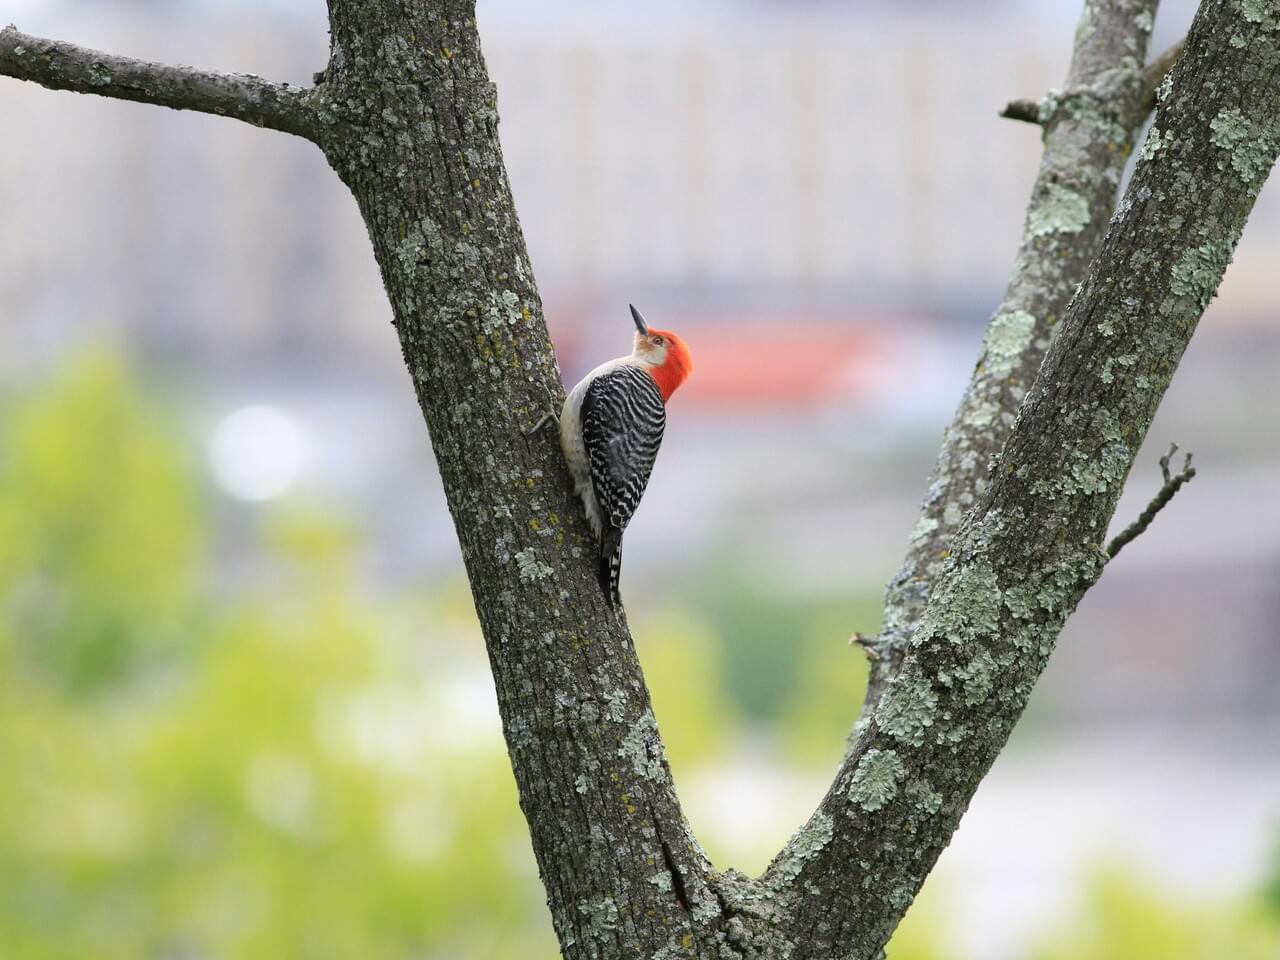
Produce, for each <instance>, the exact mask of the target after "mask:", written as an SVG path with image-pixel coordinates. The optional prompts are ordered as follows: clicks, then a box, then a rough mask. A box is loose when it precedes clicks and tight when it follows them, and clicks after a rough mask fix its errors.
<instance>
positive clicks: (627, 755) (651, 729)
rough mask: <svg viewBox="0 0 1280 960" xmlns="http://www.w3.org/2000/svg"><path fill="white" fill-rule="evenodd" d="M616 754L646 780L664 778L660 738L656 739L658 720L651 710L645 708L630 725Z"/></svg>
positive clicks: (664, 769) (664, 771)
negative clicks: (638, 717)
mask: <svg viewBox="0 0 1280 960" xmlns="http://www.w3.org/2000/svg"><path fill="white" fill-rule="evenodd" d="M617 755H618V758H619V759H621V760H626V761H627V763H628V764H630V766H631V769H632V771H634V772H635V773H636V774H637V775H638V776H641V777H644V778H645V779H646V780H653V781H661V780H665V779H666V767H665V764H664V763H663V754H662V747H661V740H659V739H658V721H657V720H656V719H655V718H654V715H653V711H652V710H649V709H646V710H645V712H644V713H642V714H641V715H640V719H639V720H637V721H636V722H635V723H633V724H632V725H631V729H630V730H628V731H627V735H626V736H625V737H623V739H622V743H621V745H620V746H619V747H618V752H617Z"/></svg>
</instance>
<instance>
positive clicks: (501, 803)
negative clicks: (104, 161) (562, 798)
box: [0, 355, 1280, 960]
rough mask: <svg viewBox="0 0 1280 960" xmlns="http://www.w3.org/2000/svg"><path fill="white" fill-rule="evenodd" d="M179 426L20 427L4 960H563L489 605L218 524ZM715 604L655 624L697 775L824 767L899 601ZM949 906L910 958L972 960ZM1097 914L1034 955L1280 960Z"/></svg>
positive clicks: (85, 415)
mask: <svg viewBox="0 0 1280 960" xmlns="http://www.w3.org/2000/svg"><path fill="white" fill-rule="evenodd" d="M163 409H166V407H165V405H164V404H162V403H160V402H158V401H156V400H154V399H148V398H147V397H146V396H144V395H143V394H142V393H141V392H140V391H139V389H138V388H137V387H136V386H135V384H134V381H133V378H132V377H131V375H130V373H129V371H128V370H127V368H126V367H125V366H123V365H122V364H121V363H120V362H118V361H116V360H113V359H111V358H110V357H109V356H105V355H95V356H92V357H88V358H86V359H83V360H81V361H79V362H77V363H75V364H73V365H71V366H70V367H69V368H68V369H67V370H66V371H64V372H63V373H62V374H61V375H60V376H59V377H58V378H57V379H56V380H54V381H53V382H51V383H49V384H47V385H46V386H44V387H42V388H41V389H39V390H37V391H34V392H32V393H31V394H30V395H28V396H25V397H23V398H20V399H19V400H17V401H15V402H10V403H9V404H8V405H7V407H6V409H5V412H4V413H3V414H2V415H0V769H2V770H3V771H4V774H5V776H4V786H3V789H2V790H0V958H2V960H85V958H93V960H117V958H118V960H126V958H127V960H135V958H174V960H177V958H183V960H185V958H192V960H199V958H205V957H234V958H246V960H256V958H262V960H267V958H270V960H277V958H281V957H290V958H295V957H296V958H315V960H328V958H334V960H338V958H342V960H345V958H352V957H359V958H372V960H380V958H387V960H400V958H404V960H409V958H422V957H459V958H461V957H467V958H486V960H488V958H496V960H503V958H517V957H518V958H521V960H526V958H531V960H536V958H539V957H542V958H551V957H554V956H555V955H556V950H555V944H554V939H553V937H552V934H551V929H550V923H549V920H548V917H547V914H546V908H545V905H544V902H543V894H542V890H541V888H540V885H539V882H538V879H537V872H536V868H535V865H534V863H533V859H532V856H531V853H530V850H529V842H528V837H527V833H526V831H525V827H524V823H523V821H522V819H521V817H520V813H519V808H518V806H517V803H516V797H515V788H514V783H513V781H512V777H511V774H510V770H509V768H508V766H507V761H506V756H505V752H504V750H503V746H502V742H501V738H500V735H499V732H498V725H497V717H496V710H495V708H494V705H493V702H492V686H491V681H490V679H489V677H488V674H487V669H486V665H485V658H484V652H483V648H482V646H481V643H480V640H479V636H478V632H477V628H476V624H475V618H474V613H473V611H472V610H471V607H470V598H469V595H468V593H467V591H466V590H465V588H464V587H463V586H462V585H461V584H454V585H452V586H449V587H443V586H441V585H440V584H423V585H416V586H415V588H414V589H412V590H406V591H405V592H404V593H403V594H402V595H395V596H386V595H375V594H373V593H372V592H371V591H370V590H369V589H367V588H365V587H362V585H361V583H360V578H359V576H358V575H357V573H356V572H355V569H354V564H353V558H354V557H355V556H356V555H357V554H358V553H359V549H360V532H359V530H358V529H355V528H353V527H352V526H351V525H349V524H345V523H342V522H340V521H339V520H336V519H335V518H334V517H333V515H332V512H331V511H327V510H308V509H305V508H303V507H300V506H298V505H296V504H292V505H284V506H276V507H272V508H254V509H249V508H244V507H231V506H229V505H228V504H226V503H219V502H218V501H216V500H215V499H214V498H213V497H212V496H211V495H210V493H209V491H207V490H206V489H205V488H204V487H203V485H202V483H201V481H200V479H199V476H198V473H197V471H196V469H195V466H194V461H193V458H192V456H191V454H190V452H189V451H188V450H187V449H186V448H185V447H184V445H183V443H182V442H181V440H180V439H179V438H180V436H181V431H180V430H179V429H178V425H177V424H175V423H172V422H169V421H168V420H167V419H166V417H165V415H163V414H161V413H160V411H161V410H163ZM215 513H216V514H218V522H214V515H215ZM228 518H230V519H231V520H232V521H234V522H232V523H226V522H225V521H226V520H227V519H228ZM224 526H228V527H233V528H234V530H235V536H236V537H237V538H238V540H243V539H245V538H247V539H248V540H249V541H251V542H250V543H249V544H248V545H246V544H245V543H243V542H237V543H236V544H235V556H237V557H240V556H242V555H244V556H246V557H248V558H249V559H248V560H247V561H245V562H243V563H238V565H237V568H236V570H235V575H234V576H228V575H227V572H226V570H225V569H221V570H220V569H219V568H218V565H217V564H215V562H214V560H213V557H215V556H217V555H218V554H219V551H222V552H223V553H224V554H225V552H226V550H227V544H225V543H223V542H222V541H221V539H220V538H221V537H223V536H225V534H220V533H219V529H220V528H222V527H224ZM224 566H225V564H224ZM707 596H708V597H709V598H710V599H709V600H708V601H707V602H706V603H705V604H703V605H701V606H698V605H693V606H689V605H686V606H676V607H673V608H672V609H670V610H667V611H665V612H664V611H658V612H656V613H654V614H652V615H651V616H650V617H649V618H648V619H644V620H642V621H640V622H639V623H638V625H637V635H638V636H639V638H640V642H639V646H640V653H641V657H642V659H643V661H644V664H645V667H646V670H647V672H648V674H649V676H650V679H651V682H652V686H653V695H654V702H655V709H656V712H657V714H658V717H659V721H660V723H661V725H662V729H663V732H664V735H665V737H666V742H667V744H668V747H669V751H670V754H671V757H672V762H673V765H674V767H675V770H676V776H677V778H678V779H680V780H681V782H682V785H683V783H684V782H685V781H686V780H687V779H689V778H691V777H693V776H695V775H696V774H697V772H698V771H703V770H708V769H715V767H716V765H717V764H718V763H722V762H724V760H725V758H726V757H727V756H729V755H731V754H732V753H733V752H734V751H735V750H740V749H741V744H742V742H743V741H744V737H743V732H744V729H746V728H748V727H750V726H751V725H755V727H756V728H757V729H761V728H764V727H766V726H767V727H768V728H770V729H773V730H776V731H779V732H778V734H777V736H776V738H775V740H774V741H773V743H774V747H775V748H776V751H777V752H780V753H783V754H785V755H786V756H788V757H791V758H795V759H796V760H797V761H798V762H799V763H801V764H802V765H804V766H805V767H806V768H807V769H826V768H828V767H829V765H830V764H831V763H832V762H833V761H834V760H836V759H837V758H838V757H839V755H840V751H841V750H842V748H843V737H844V734H845V732H846V730H847V727H848V725H849V722H850V720H851V719H852V717H853V716H855V715H856V711H857V708H858V705H859V702H860V700H861V697H862V695H863V691H864V688H865V682H866V671H865V666H864V664H863V661H862V657H861V655H860V654H859V652H858V651H857V650H856V649H851V648H850V647H849V646H848V645H847V644H846V643H844V641H843V640H841V639H836V640H833V639H832V638H840V637H841V636H842V631H844V630H847V625H848V624H849V623H864V624H870V623H872V622H873V621H872V620H871V619H869V618H873V617H874V606H875V604H874V598H865V599H863V600H856V601H854V602H852V603H850V602H848V601H846V600H839V601H836V600H831V601H824V602H807V601H806V602H799V601H795V600H793V599H791V598H789V597H786V596H784V595H781V594H779V593H777V592H776V591H771V590H769V589H768V588H767V586H766V585H763V584H761V583H759V582H754V581H753V582H746V581H745V580H743V579H742V578H741V577H739V578H738V579H737V580H734V579H733V578H730V579H729V580H726V582H725V583H722V584H721V585H720V587H719V588H718V589H717V590H713V591H709V592H708V594H707ZM778 635H787V636H791V637H793V638H794V643H792V644H790V645H786V646H780V645H778V644H777V643H776V642H775V640H774V638H776V637H777V636H778ZM721 637H726V638H729V640H730V641H731V644H732V645H731V647H726V646H723V645H722V643H721V641H720V639H719V638H721ZM726 649H732V651H733V655H732V657H730V656H727V655H726V654H725V650H726ZM757 739H758V737H757ZM814 799H815V801H816V797H815V798H814ZM779 829H780V830H785V829H786V827H785V826H780V827H779ZM779 842H780V840H779ZM763 846H765V847H767V846H768V844H764V845H763ZM745 848H746V849H748V850H752V851H754V849H755V848H754V847H751V846H750V845H747V846H746V847H745ZM714 852H715V851H713V853H714ZM1277 875H1278V876H1280V867H1278V872H1277ZM1278 886H1280V885H1278ZM939 896H940V894H939V892H938V891H937V889H936V887H935V886H933V885H931V886H930V887H928V888H926V891H925V892H924V894H923V896H922V899H921V902H920V903H918V904H917V905H916V906H915V907H914V908H913V909H912V911H911V914H910V915H909V917H908V919H907V921H906V923H905V924H904V925H903V928H902V929H901V930H900V931H899V933H898V935H897V936H896V937H895V939H894V942H893V943H892V944H891V945H890V950H889V957H890V958H891V960H947V958H948V952H947V950H946V948H945V944H947V943H948V935H947V923H946V912H945V910H944V909H943V901H941V900H939V899H938V897H939ZM1277 901H1280V898H1277ZM1086 906H1087V909H1086V911H1085V915H1084V917H1083V918H1082V919H1080V920H1079V921H1072V924H1071V925H1070V927H1068V928H1066V929H1065V930H1064V932H1062V933H1060V934H1056V935H1054V936H1053V937H1051V938H1050V940H1049V941H1048V942H1047V943H1046V945H1045V946H1044V947H1043V948H1042V949H1041V950H1040V951H1039V952H1037V953H1035V954H1034V960H1058V958H1060V957H1061V958H1065V957H1068V956H1070V957H1072V958H1073V960H1111V958H1117V960H1119V958H1121V957H1123V958H1124V960H1157V958H1159V960H1182V958H1186V960H1202V958H1204V960H1208V958H1210V957H1213V958H1215V960H1216V958H1218V957H1227V956H1230V957H1233V958H1241V960H1253V958H1255V957H1257V958H1261V957H1264V956H1265V957H1275V956H1280V941H1278V940H1277V927H1280V902H1278V903H1277V904H1275V905H1274V906H1275V910H1274V911H1273V912H1272V913H1271V914H1269V915H1268V914H1264V913H1262V912H1255V911H1249V910H1245V909H1243V908H1241V909H1227V908H1223V909H1221V910H1204V911H1194V910H1186V909H1184V908H1183V907H1182V905H1180V904H1177V903H1172V902H1170V901H1168V900H1166V899H1162V898H1159V897H1155V896H1153V895H1150V894H1147V893H1144V892H1143V891H1142V890H1141V889H1140V888H1139V887H1137V886H1135V885H1133V884H1132V883H1129V882H1127V881H1118V880H1116V879H1114V878H1112V877H1109V876H1106V877H1102V878H1101V879H1099V880H1098V881H1097V882H1096V883H1094V884H1093V886H1092V887H1091V888H1090V895H1089V900H1088V903H1087V905H1086ZM1268 951H1269V952H1268Z"/></svg>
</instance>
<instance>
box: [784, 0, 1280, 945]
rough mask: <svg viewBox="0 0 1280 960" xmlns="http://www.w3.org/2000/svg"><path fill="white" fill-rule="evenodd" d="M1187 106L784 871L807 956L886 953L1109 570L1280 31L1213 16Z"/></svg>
mask: <svg viewBox="0 0 1280 960" xmlns="http://www.w3.org/2000/svg"><path fill="white" fill-rule="evenodd" d="M1092 6H1093V8H1094V10H1095V11H1096V10H1097V9H1098V4H1096V3H1094V4H1092ZM1171 91H1172V92H1171V93H1170V94H1169V95H1168V96H1166V97H1164V99H1163V101H1162V103H1161V105H1160V108H1159V111H1158V113H1157V116H1156V118H1155V125H1154V127H1153V130H1154V132H1153V133H1152V135H1151V137H1150V139H1149V140H1148V142H1147V145H1146V147H1145V148H1144V150H1143V158H1142V160H1141V161H1140V162H1139V164H1138V167H1137V170H1136V171H1135V173H1134V177H1133V181H1132V183H1131V184H1130V186H1129V189H1128V190H1127V192H1126V194H1125V197H1124V200H1123V201H1122V203H1121V204H1120V207H1119V210H1118V212H1117V215H1116V218H1115V221H1114V223H1113V225H1112V227H1111V229H1110V230H1109V231H1108V233H1107V236H1106V239H1105V241H1104V243H1103V245H1102V248H1101V249H1100V251H1099V253H1098V255H1097V258H1096V259H1095V261H1094V263H1093V264H1092V266H1091V267H1090V269H1089V271H1088V273H1087V276H1086V278H1085V280H1084V283H1083V284H1082V285H1081V288H1080V291H1079V293H1078V294H1077V295H1076V297H1075V299H1074V300H1073V301H1072V305H1071V307H1070V309H1069V310H1068V313H1067V316H1066V318H1065V319H1064V321H1063V323H1062V330H1061V332H1060V333H1059V335H1058V337H1057V338H1056V340H1055V341H1054V343H1053V345H1052V346H1051V348H1050V349H1049V352H1048V354H1047V356H1046V357H1045V360H1044V364H1043V368H1042V369H1041V371H1040V374H1039V376H1038V377H1037V378H1036V380H1035V383H1034V384H1033V385H1032V387H1031V389H1030V392H1029V393H1028V396H1027V399H1026V401H1025V402H1024V404H1023V406H1022V408H1021V410H1020V412H1019V414H1018V418H1017V422H1016V425H1015V426H1014V428H1013V431H1012V433H1011V434H1010V436H1009V439H1008V442H1007V443H1006V445H1005V448H1004V452H1003V453H1002V454H1001V455H1000V457H999V459H998V460H997V463H996V469H995V470H994V471H992V473H991V479H990V483H989V485H988V486H987V487H986V489H985V490H983V491H982V492H981V493H980V495H979V497H978V502H977V504H976V506H975V508H974V509H973V510H972V511H971V512H970V514H969V517H968V519H967V520H966V521H965V522H964V523H963V525H962V526H961V528H960V529H959V531H958V533H957V534H956V536H955V537H953V538H952V540H951V550H950V556H949V557H948V559H947V560H946V562H945V563H944V564H943V566H942V569H941V570H940V571H939V573H938V575H937V579H936V583H935V585H934V588H933V589H932V590H931V592H930V596H929V600H928V604H927V606H926V608H925V610H924V612H923V615H922V616H921V618H920V620H919V623H918V626H917V628H916V631H915V633H914V636H913V637H912V639H911V643H910V645H909V647H908V649H907V652H906V654H905V658H904V661H903V664H902V667H901V669H900V671H899V672H898V673H897V675H896V676H895V677H894V678H893V679H892V681H890V682H889V683H888V685H887V687H886V689H885V690H884V693H883V696H882V697H881V698H880V700H879V702H878V703H877V704H876V706H875V708H874V710H873V712H872V714H871V715H870V717H869V718H867V720H866V722H865V723H864V725H863V726H862V728H861V731H860V734H859V737H858V740H857V742H856V744H855V745H854V748H853V750H852V751H851V753H850V756H849V757H848V758H847V760H846V762H845V763H844V764H843V765H842V767H841V770H840V773H839V775H838V776H837V777H836V779H835V781H834V783H833V784H832V787H831V789H830V791H829V792H828V794H827V796H826V798H825V799H824V800H823V802H822V805H821V807H820V808H819V810H818V812H817V813H815V814H814V816H813V817H812V818H811V819H810V821H809V823H808V825H807V826H806V827H805V828H804V830H802V831H801V833H800V834H799V835H798V836H797V838H796V840H795V841H793V843H792V844H791V845H790V846H789V847H788V849H787V851H786V852H785V853H784V855H783V856H782V857H781V858H779V860H778V861H775V863H774V865H773V866H772V867H771V868H770V872H769V874H768V876H767V878H766V879H767V880H768V882H769V883H770V884H771V885H772V886H775V887H777V888H778V889H779V890H781V891H782V893H781V894H780V897H781V898H782V900H783V902H784V903H786V904H787V906H788V910H787V916H788V924H789V925H791V926H790V929H792V930H794V931H795V936H796V938H797V939H800V938H801V937H802V936H803V937H804V938H805V940H804V945H803V947H801V948H799V949H797V951H796V952H795V953H794V954H793V955H792V956H793V960H808V958H817V957H829V956H836V955H839V956H847V957H852V958H856V960H870V958H872V957H874V956H876V954H877V951H879V950H880V949H881V947H882V946H883V944H884V943H885V941H886V940H887V938H888V937H889V935H890V933H891V932H892V931H893V929H894V927H895V926H896V925H897V923H898V920H899V918H900V917H901V916H902V914H903V912H904V911H905V910H906V908H907V906H908V905H909V904H910V902H911V900H912V898H913V897H914V896H915V894H916V892H917V890H918V889H919V887H920V884H921V883H922V882H923V881H924V878H925V877H926V876H927V875H928V873H929V871H930V870H931V869H932V867H933V864H934V862H935V861H936V859H937V856H938V854H939V853H941V851H942V849H943V847H944V846H945V845H946V844H947V842H948V841H949V839H950V837H951V835H952V833H953V832H954V830H955V828H956V827H957V826H958V824H959V820H960V817H961V815H962V814H963V812H964V810H965V808H966V807H967V805H968V803H969V801H970V799H971V798H972V796H973V793H974V791H975V790H976V789H977V786H978V783H979V782H980V781H981V779H982V777H983V776H984V775H985V774H986V771H987V770H988V769H989V767H990V765H991V763H992V762H993V761H994V759H995V757H996V755H997V754H998V753H999V751H1000V750H1001V749H1002V748H1003V747H1004V744H1005V742H1006V740H1007V738H1008V735H1009V732H1010V731H1011V730H1012V728H1013V725H1014V724H1015V723H1016V721H1017V720H1018V718H1019V716H1020V715H1021V713H1022V711H1023V709H1024V707H1025V705H1026V702H1027V699H1028V697H1029V696H1030V693H1031V690H1032V687H1033V686H1034V684H1035V681H1036V680H1037V678H1038V677H1039V676H1040V674H1041V672H1042V671H1043V669H1044V667H1045V665H1046V663H1047V661H1048V657H1049V654H1050V652H1051V651H1052V649H1053V646H1054V643H1055V642H1056V639H1057V636H1058V633H1059V631H1060V630H1061V627H1062V624H1063V623H1064V621H1065V620H1066V618H1067V616H1068V615H1069V614H1070V613H1071V611H1072V610H1073V609H1074V608H1075V606H1076V604H1077V603H1078V602H1079V600H1080V597H1081V596H1082V595H1083V594H1084V592H1085V591H1086V590H1087V589H1088V588H1089V586H1090V585H1092V583H1093V582H1094V581H1095V580H1096V578H1097V577H1098V576H1099V574H1100V573H1101V571H1102V569H1103V566H1104V565H1105V563H1106V559H1107V558H1106V554H1105V552H1104V550H1103V539H1102V538H1103V536H1104V534H1105V531H1106V528H1107V524H1108V522H1109V521H1110V519H1111V518H1112V516H1113V515H1114V512H1115V507H1116V502H1117V500H1118V498H1119V496H1120V492H1121V490H1122V488H1123V486H1124V482H1125V480H1126V478H1127V476H1128V473H1129V471H1130V469H1131V467H1132V465H1133V458H1134V455H1135V453H1136V451H1137V450H1138V449H1139V447H1140V446H1141V444H1142V442H1143V439H1144V438H1145V436H1146V433H1147V430H1148V428H1149V427H1150V424H1151V420H1152V418H1153V417H1154V415H1155V411H1156V407H1157V405H1158V404H1159V402H1160V400H1161V398H1162V397H1163V395H1164V393H1165V391H1166V390H1167V389H1168V386H1169V383H1170V380H1171V378H1172V376H1173V373H1174V370H1175V369H1176V367H1177V365H1178V363H1179V361H1180V360H1181V357H1182V354H1183V351H1184V350H1185V348H1186V346H1187V344H1188V342H1189V341H1190V339H1191V336H1192V334H1193V333H1194V332H1195V329H1196V325H1197V323H1198V321H1199V319H1200V317H1201V315H1202V314H1203V313H1204V310H1205V308H1206V307H1207V306H1208V304H1209V301H1210V300H1211V299H1212V297H1213V295H1214V293H1215V291H1216V289H1217V286H1218V284H1219V282H1220V281H1221V279H1222V275H1223V272H1224V271H1225V269H1226V266H1227V264H1228V262H1229V261H1230V259H1231V256H1232V253H1233V251H1234V249H1235V246H1236V243H1237V242H1238V240H1239V237H1240V233H1241V231H1242V230H1243V228H1244V224H1245V221H1246V220H1247V218H1248V215H1249V212H1250V211H1251V210H1252V208H1253V204H1254V202H1255V200H1256V199H1257V195H1258V191H1259V189H1260V188H1261V186H1262V183H1263V182H1264V180H1265V179H1266V177H1267V175H1268V173H1269V171H1270V170H1271V168H1272V166H1273V165H1274V163H1275V159H1276V153H1277V150H1278V149H1280V17H1278V16H1277V15H1275V14H1273V13H1272V14H1265V15H1260V14H1258V13H1257V11H1254V10H1251V9H1249V8H1247V7H1243V8H1242V6H1241V5H1239V4H1237V3H1236V2H1235V0H1204V3H1202V5H1201V7H1200V11H1199V13H1198V14H1197V16H1196V19H1195V22H1194V24H1193V25H1192V28H1191V32H1190V34H1189V35H1188V38H1187V46H1186V51H1185V53H1184V55H1183V57H1182V59H1181V60H1180V61H1179V63H1178V65H1177V67H1176V68H1175V69H1174V72H1173V75H1172V81H1171Z"/></svg>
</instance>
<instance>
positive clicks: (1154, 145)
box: [1142, 124, 1165, 160]
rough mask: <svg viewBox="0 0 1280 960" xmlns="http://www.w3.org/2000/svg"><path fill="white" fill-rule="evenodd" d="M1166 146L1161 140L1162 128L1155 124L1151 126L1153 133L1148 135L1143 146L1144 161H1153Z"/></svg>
mask: <svg viewBox="0 0 1280 960" xmlns="http://www.w3.org/2000/svg"><path fill="white" fill-rule="evenodd" d="M1163 146H1165V144H1164V142H1163V141H1162V140H1161V133H1160V128H1159V127H1157V126H1156V125H1155V124H1152V125H1151V131H1150V132H1149V133H1148V134H1147V139H1146V142H1145V143H1143V145H1142V159H1143V160H1152V159H1154V158H1155V155H1156V154H1157V153H1159V152H1160V148H1161V147H1163Z"/></svg>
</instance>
